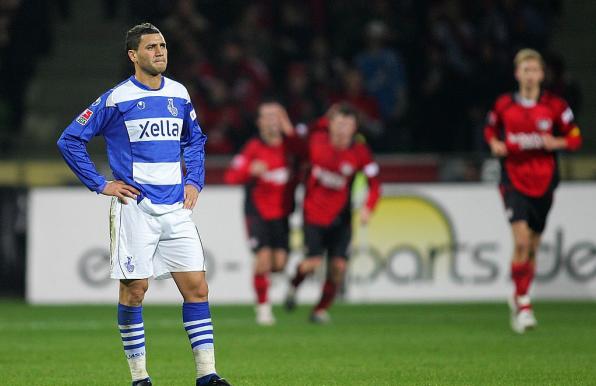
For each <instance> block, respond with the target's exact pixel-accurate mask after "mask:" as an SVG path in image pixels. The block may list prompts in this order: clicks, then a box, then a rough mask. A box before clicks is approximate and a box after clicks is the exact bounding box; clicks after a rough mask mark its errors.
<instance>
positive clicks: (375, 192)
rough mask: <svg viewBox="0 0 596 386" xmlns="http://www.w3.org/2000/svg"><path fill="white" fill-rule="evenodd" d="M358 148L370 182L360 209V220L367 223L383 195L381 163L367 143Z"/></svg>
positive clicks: (364, 170) (362, 168) (363, 168)
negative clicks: (374, 157) (376, 160)
mask: <svg viewBox="0 0 596 386" xmlns="http://www.w3.org/2000/svg"><path fill="white" fill-rule="evenodd" d="M358 148H359V153H360V154H359V156H360V157H359V158H360V168H361V170H362V172H363V173H364V175H365V176H366V180H367V182H368V196H367V198H366V202H365V203H364V205H363V206H362V208H361V209H360V221H361V222H362V223H363V224H367V223H368V222H369V221H370V218H371V215H372V212H373V211H374V209H375V207H376V205H377V203H378V202H379V198H380V197H381V181H380V179H379V171H380V168H379V164H378V163H377V162H375V160H374V159H373V156H372V153H371V151H370V149H369V148H368V147H367V146H366V145H365V144H361V145H359V146H358Z"/></svg>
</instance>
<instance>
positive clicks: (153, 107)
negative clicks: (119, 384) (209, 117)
mask: <svg viewBox="0 0 596 386" xmlns="http://www.w3.org/2000/svg"><path fill="white" fill-rule="evenodd" d="M126 49H127V52H128V58H129V59H130V61H131V62H132V63H133V64H134V69H135V73H134V75H133V76H131V77H130V78H128V79H127V80H125V81H123V82H122V83H120V84H118V85H117V86H116V87H114V88H113V89H111V90H109V91H108V92H106V93H105V94H103V95H102V96H101V97H99V98H98V99H97V100H96V101H95V102H93V103H92V104H91V106H89V108H87V109H85V111H83V113H81V115H79V117H78V118H76V119H75V120H74V121H73V122H72V123H71V124H70V125H69V126H68V127H67V128H66V129H65V130H64V132H63V133H62V136H61V137H60V139H59V140H58V147H59V148H60V151H61V152H62V155H63V157H64V159H65V160H66V163H67V164H68V166H70V168H71V169H72V170H73V171H74V173H75V174H76V175H77V176H78V177H79V179H80V180H81V181H82V182H83V183H84V184H85V185H86V186H87V187H88V188H89V189H90V190H92V191H95V192H97V193H98V194H99V193H101V194H104V195H107V196H113V198H112V205H111V208H110V236H111V237H110V238H111V245H110V246H111V248H110V250H111V277H112V278H113V279H118V280H120V295H119V304H118V328H119V329H120V336H121V338H122V344H123V346H124V353H125V355H126V359H127V361H128V365H129V367H130V372H131V376H132V384H133V386H135V385H136V386H147V385H151V384H152V381H151V378H150V377H149V374H148V373H147V369H146V360H145V358H146V357H145V330H144V325H143V316H142V309H143V308H142V302H143V299H144V296H145V292H146V291H147V288H148V278H149V277H150V276H154V277H156V278H157V279H165V278H169V277H172V278H173V279H174V281H175V283H176V285H177V286H178V289H179V290H180V293H181V295H182V297H183V298H184V303H183V305H182V319H183V325H184V328H185V330H186V332H187V334H188V338H189V340H190V345H191V347H192V352H193V354H194V358H195V363H196V375H197V379H196V385H198V386H203V385H229V383H228V382H226V381H225V380H224V379H222V378H220V377H219V376H218V375H217V373H216V371H215V353H214V346H213V326H212V323H211V314H210V311H209V303H208V297H207V296H208V288H207V281H206V279H205V269H206V268H205V260H204V255H203V247H202V245H201V241H200V239H199V234H198V231H197V229H196V227H195V225H194V223H193V222H192V219H191V213H192V209H193V208H194V206H195V204H196V202H197V199H198V196H199V192H200V191H201V190H202V188H203V182H204V176H205V169H204V158H205V152H204V144H205V140H206V137H205V135H204V134H203V133H202V131H201V128H200V126H199V123H198V122H197V116H196V113H195V110H194V108H193V106H192V104H191V101H190V97H189V95H188V92H187V90H186V88H184V86H182V85H181V84H180V83H178V82H175V81H173V80H171V79H168V78H166V77H164V76H162V73H163V72H164V71H165V70H166V66H167V62H168V50H167V47H166V42H165V40H164V37H163V35H162V34H161V32H160V31H159V30H158V29H157V28H156V27H155V26H153V25H152V24H149V23H144V24H139V25H137V26H135V27H133V28H132V29H130V30H129V31H128V33H127V34H126ZM96 135H102V136H103V137H104V138H105V141H106V146H107V153H108V159H109V163H110V167H111V169H112V174H113V175H114V179H115V181H107V180H106V178H105V177H104V176H102V175H100V174H99V173H98V172H97V170H96V168H95V165H94V164H93V162H92V161H91V159H90V157H89V154H88V152H87V149H86V145H87V142H88V141H89V140H90V139H91V138H92V137H94V136H96ZM182 161H184V163H185V164H186V170H187V171H186V173H183V170H182V167H181V162H182Z"/></svg>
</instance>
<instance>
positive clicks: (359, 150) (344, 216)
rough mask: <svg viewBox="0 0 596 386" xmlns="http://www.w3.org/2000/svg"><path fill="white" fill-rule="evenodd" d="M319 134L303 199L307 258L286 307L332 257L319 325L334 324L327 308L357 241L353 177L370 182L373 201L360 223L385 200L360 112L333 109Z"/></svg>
mask: <svg viewBox="0 0 596 386" xmlns="http://www.w3.org/2000/svg"><path fill="white" fill-rule="evenodd" d="M328 115H329V118H327V117H324V118H322V119H321V120H319V122H317V124H316V126H317V127H320V128H325V127H328V130H325V129H323V130H318V131H316V132H314V133H312V134H311V135H310V137H309V139H308V160H309V163H310V173H309V175H308V177H307V181H306V192H305V198H304V242H305V246H306V258H305V259H304V260H303V261H302V262H301V263H300V264H299V265H298V267H297V269H296V275H295V276H294V278H293V279H292V281H291V282H290V288H289V290H288V294H287V297H286V303H285V305H286V308H287V309H290V310H291V309H293V308H294V307H295V304H296V300H295V298H296V291H297V289H298V286H299V285H300V283H302V281H303V280H304V279H305V277H306V276H307V275H309V274H310V273H312V272H313V271H314V270H316V269H317V268H318V267H319V266H320V265H321V264H322V263H323V261H324V258H325V256H326V257H327V261H328V265H327V277H326V280H325V283H324V285H323V289H322V295H321V300H320V301H319V303H318V304H317V305H316V306H315V308H314V309H313V311H312V313H311V316H310V320H311V321H312V322H314V323H328V322H329V321H330V317H329V314H328V312H327V310H328V309H329V307H330V306H331V304H332V303H333V299H334V298H335V294H336V292H337V289H338V288H339V287H340V285H341V283H342V281H343V278H344V274H345V271H346V265H347V264H346V263H347V260H348V257H349V254H348V248H349V245H350V241H351V238H352V205H351V197H350V194H351V187H352V182H353V181H354V176H355V175H356V173H357V172H358V171H363V172H364V174H365V175H366V177H367V178H368V188H369V191H368V197H367V199H366V203H365V204H364V205H363V207H362V209H361V210H360V221H361V222H362V223H363V224H366V223H368V221H369V219H370V217H371V213H372V211H373V209H374V207H375V205H376V203H377V201H378V200H379V197H380V183H379V179H378V174H379V166H378V164H377V163H376V162H375V161H374V160H373V158H372V154H371V151H370V150H369V148H368V146H367V145H366V144H364V143H363V142H362V141H360V140H358V139H356V138H355V134H356V130H357V124H358V122H357V116H356V111H355V110H354V109H353V108H352V107H351V106H350V105H348V104H340V105H338V106H336V107H334V108H332V109H331V110H330V112H329V114H328Z"/></svg>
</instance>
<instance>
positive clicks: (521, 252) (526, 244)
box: [514, 239, 531, 260]
mask: <svg viewBox="0 0 596 386" xmlns="http://www.w3.org/2000/svg"><path fill="white" fill-rule="evenodd" d="M514 253H515V258H516V259H517V260H527V259H528V258H529V256H530V253H531V245H530V240H525V239H518V240H515V244H514Z"/></svg>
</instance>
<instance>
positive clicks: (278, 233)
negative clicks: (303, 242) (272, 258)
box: [268, 217, 290, 253]
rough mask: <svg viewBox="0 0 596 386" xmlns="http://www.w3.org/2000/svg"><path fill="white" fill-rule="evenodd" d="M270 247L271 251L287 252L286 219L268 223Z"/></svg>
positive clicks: (287, 225)
mask: <svg viewBox="0 0 596 386" xmlns="http://www.w3.org/2000/svg"><path fill="white" fill-rule="evenodd" d="M268 231H269V235H270V239H269V242H270V247H271V248H272V249H273V250H277V251H278V250H280V249H281V250H285V251H286V253H287V252H288V250H289V240H290V225H289V221H288V218H287V217H284V218H281V219H276V220H271V221H268Z"/></svg>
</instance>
